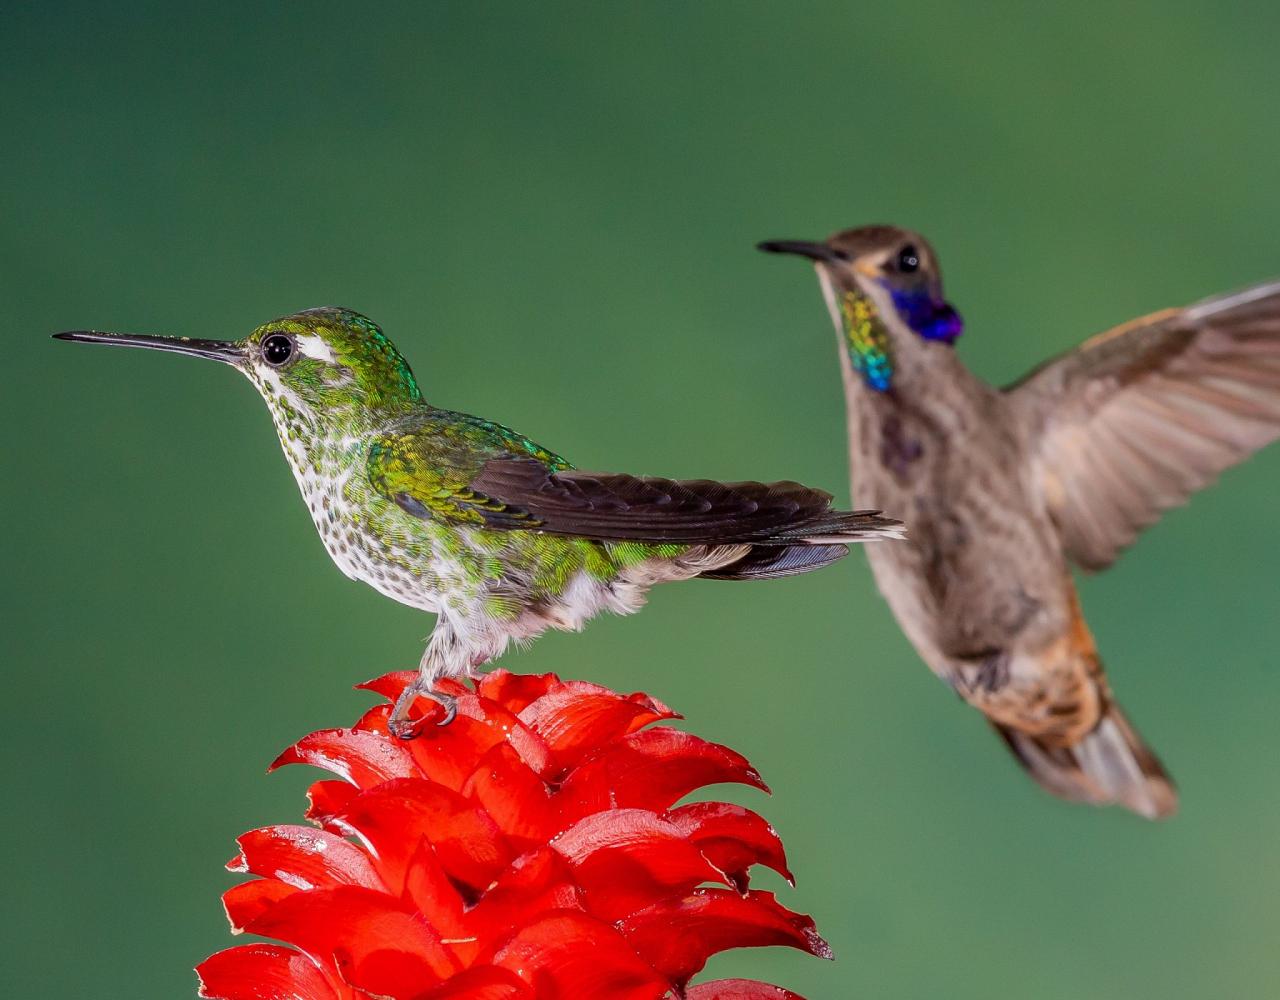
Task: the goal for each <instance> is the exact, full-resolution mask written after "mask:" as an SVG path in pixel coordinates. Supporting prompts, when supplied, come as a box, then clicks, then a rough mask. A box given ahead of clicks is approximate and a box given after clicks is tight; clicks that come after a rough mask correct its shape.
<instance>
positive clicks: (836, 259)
mask: <svg viewBox="0 0 1280 1000" xmlns="http://www.w3.org/2000/svg"><path fill="white" fill-rule="evenodd" d="M756 249H757V250H763V251H764V252H765V253H793V254H797V255H798V256H800V257H808V258H809V259H810V260H820V261H822V262H823V263H824V264H844V263H848V260H849V258H848V257H846V256H845V255H844V254H843V253H842V252H841V251H839V250H836V249H833V248H832V247H829V246H827V244H825V243H811V242H809V241H808V240H765V241H764V242H763V243H757V244H756Z"/></svg>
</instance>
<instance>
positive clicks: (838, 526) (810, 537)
mask: <svg viewBox="0 0 1280 1000" xmlns="http://www.w3.org/2000/svg"><path fill="white" fill-rule="evenodd" d="M906 530H907V529H906V526H905V525H904V524H903V523H902V522H901V521H897V520H894V519H893V518H892V517H882V516H881V514H880V511H878V510H830V511H824V512H823V513H822V514H820V515H818V516H817V517H812V518H807V519H806V520H803V521H797V522H796V523H794V524H790V525H787V526H786V527H784V528H781V529H778V530H777V531H773V532H771V533H770V534H769V535H768V536H767V537H764V538H760V539H757V540H756V544H757V545H789V544H791V543H794V542H801V543H803V544H805V545H849V544H852V543H854V542H871V541H877V540H879V539H883V538H905V537H906Z"/></svg>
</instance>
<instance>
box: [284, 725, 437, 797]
mask: <svg viewBox="0 0 1280 1000" xmlns="http://www.w3.org/2000/svg"><path fill="white" fill-rule="evenodd" d="M285 764H312V765H314V766H316V767H322V768H324V769H325V770H326V771H331V772H332V773H334V774H336V775H338V776H339V777H341V778H346V779H347V780H348V781H349V782H351V783H352V784H353V785H355V786H356V787H358V788H371V787H373V786H374V785H378V784H381V783H382V782H384V781H390V780H391V779H392V778H408V777H412V776H413V775H414V774H415V773H416V770H417V769H416V768H415V767H414V766H413V757H412V756H410V754H409V751H408V750H407V749H406V748H405V746H404V745H403V744H402V743H400V742H398V741H396V740H393V739H392V738H391V737H390V736H388V735H387V734H385V733H370V732H364V731H361V730H356V729H322V730H320V731H319V732H317V733H311V734H310V735H308V736H304V737H302V739H300V740H298V742H297V743H295V744H294V745H293V746H291V747H289V749H287V750H286V751H285V752H284V753H282V754H281V755H280V756H279V757H277V758H276V759H275V762H274V763H273V764H272V765H271V770H273V771H274V770H275V769H276V768H277V767H281V766H283V765H285Z"/></svg>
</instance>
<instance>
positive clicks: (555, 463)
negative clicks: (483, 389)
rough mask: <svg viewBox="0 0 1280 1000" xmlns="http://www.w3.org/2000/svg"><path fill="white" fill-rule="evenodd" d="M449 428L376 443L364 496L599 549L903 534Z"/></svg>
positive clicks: (788, 496) (870, 517)
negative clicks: (609, 469) (589, 467)
mask: <svg viewBox="0 0 1280 1000" xmlns="http://www.w3.org/2000/svg"><path fill="white" fill-rule="evenodd" d="M459 418H460V415H454V414H449V415H447V419H444V418H442V417H440V416H433V417H432V418H431V419H429V420H424V421H419V422H418V423H417V424H415V426H413V427H412V428H411V429H407V430H405V431H402V432H398V433H396V432H393V433H389V434H386V435H384V436H382V437H381V438H379V439H378V441H376V442H375V443H374V445H373V446H372V447H371V449H370V453H369V458H368V477H369V482H370V484H371V485H372V486H373V488H374V489H375V490H377V491H378V492H379V493H381V494H382V495H383V496H385V497H387V498H388V499H389V500H391V501H393V502H394V503H396V504H398V505H399V506H400V507H401V508H402V509H403V510H405V511H407V512H408V513H410V514H412V515H413V516H415V517H421V518H429V519H432V520H437V521H441V522H444V523H448V524H454V525H474V526H482V527H487V528H493V529H498V530H511V531H518V530H525V531H542V532H546V533H548V534H556V535H569V536H575V537H580V538H591V539H596V540H599V541H634V542H676V543H688V544H722V543H735V542H766V543H770V544H784V545H785V544H788V543H790V542H800V541H808V542H818V543H820V542H822V541H823V540H827V539H829V540H830V541H831V542H833V543H841V542H854V541H859V540H861V539H863V538H872V537H882V536H896V535H898V534H900V533H901V525H899V524H898V522H896V521H891V520H889V519H887V518H880V517H876V516H874V514H873V513H868V512H854V513H851V512H847V511H836V510H832V509H831V495H830V494H828V493H824V492H822V491H821V490H814V489H810V488H808V487H806V486H801V485H800V484H798V483H791V482H782V483H717V482H711V481H709V480H703V479H699V480H673V479H657V478H644V477H640V476H628V475H623V474H612V473H611V474H599V473H590V472H577V471H574V470H571V469H570V468H569V467H568V465H567V463H565V462H564V461H563V459H559V458H557V457H556V456H554V455H552V454H551V453H550V452H547V451H545V450H543V449H540V448H538V447H537V446H536V445H532V444H531V443H529V442H527V441H525V439H523V438H520V437H518V436H517V435H514V434H513V433H512V432H509V431H506V430H505V428H496V429H495V428H494V426H493V425H483V427H484V430H485V432H486V433H485V434H483V435H479V434H476V433H475V432H474V427H475V426H476V425H479V424H480V422H478V421H476V422H474V424H468V425H466V426H463V427H459V425H458V424H457V420H458V419H459ZM465 419H466V420H469V421H474V418H465ZM442 421H443V422H442ZM462 431H465V433H461V432H462ZM494 434H499V435H500V436H499V437H496V438H495V437H494V436H493V435H494Z"/></svg>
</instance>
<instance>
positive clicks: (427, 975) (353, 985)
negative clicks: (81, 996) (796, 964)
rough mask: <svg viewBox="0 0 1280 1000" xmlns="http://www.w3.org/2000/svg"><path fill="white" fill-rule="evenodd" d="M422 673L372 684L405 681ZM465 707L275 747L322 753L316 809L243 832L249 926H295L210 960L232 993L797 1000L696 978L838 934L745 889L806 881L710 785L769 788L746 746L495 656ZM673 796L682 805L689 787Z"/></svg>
mask: <svg viewBox="0 0 1280 1000" xmlns="http://www.w3.org/2000/svg"><path fill="white" fill-rule="evenodd" d="M411 676H412V675H411V674H408V673H402V674H388V675H387V676H385V677H382V678H379V679H378V680H376V681H372V682H370V683H369V684H367V685H363V686H364V687H366V688H368V689H369V690H372V691H376V692H377V693H379V694H381V695H384V696H385V697H387V698H388V699H389V700H391V701H394V700H395V698H396V696H397V695H398V694H399V693H400V691H401V690H402V689H403V687H404V685H405V684H406V683H407V682H408V680H409V679H410V678H411ZM456 693H457V694H458V695H459V701H458V716H457V718H456V719H455V720H454V721H453V723H452V724H450V725H448V726H445V727H441V728H433V727H431V726H430V724H429V723H428V725H427V726H425V727H424V730H423V733H422V735H421V736H419V737H418V738H417V739H415V740H412V741H409V742H401V741H398V740H395V739H392V738H391V737H390V736H389V735H388V734H387V731H386V718H387V714H388V711H389V708H390V706H389V705H378V706H377V707H375V708H372V709H370V710H369V711H368V712H366V713H365V715H364V717H363V718H361V719H360V721H359V722H357V723H356V725H355V727H354V728H352V729H330V730H323V731H321V732H316V733H312V734H311V735H310V736H306V737H303V738H302V739H301V740H299V741H298V742H297V743H295V744H294V745H293V746H292V747H290V748H289V749H288V750H286V751H285V752H284V753H283V754H281V756H280V758H279V759H278V760H277V761H276V762H275V765H273V766H279V765H281V764H292V763H306V764H314V765H317V766H319V767H323V768H326V769H327V770H329V771H331V772H333V773H335V774H337V775H339V776H340V777H341V778H343V779H345V780H343V781H333V780H323V781H317V782H316V783H315V784H313V785H312V786H311V789H310V791H309V793H308V797H309V799H310V807H309V808H308V810H307V814H306V815H307V819H309V820H311V821H312V823H314V824H315V826H313V827H308V826H271V827H264V828H262V829H260V830H253V831H251V832H250V833H246V834H245V835H244V836H243V837H241V838H240V840H239V844H240V853H239V854H238V855H237V856H236V857H235V858H234V859H233V860H232V861H231V862H229V863H228V865H227V867H228V868H229V869H230V870H231V871H236V872H246V873H248V874H251V875H256V876H258V877H257V878H256V879H254V880H253V881H250V882H245V883H243V884H241V885H237V886H235V887H234V888H232V889H230V890H228V891H227V893H226V894H225V895H224V896H223V903H224V905H225V907H226V911H227V916H228V918H229V919H230V921H231V928H232V931H233V932H234V933H241V932H246V931H247V932H249V933H251V934H257V935H261V936H263V937H267V938H274V939H276V940H277V941H283V942H285V944H286V945H288V946H289V947H283V946H281V945H274V944H250V945H243V946H241V947H238V948H230V949H228V950H227V951H223V952H219V953H218V954H216V955H214V956H212V957H211V958H209V959H207V960H206V961H204V962H203V963H202V964H201V965H200V966H199V968H198V969H197V972H198V974H199V976H200V995H201V996H202V997H219V998H224V1000H286V998H288V1000H364V998H379V1000H381V998H391V1000H446V998H448V1000H560V998H566V1000H568V998H573V1000H590V998H607V1000H659V998H663V997H686V998H688V1000H764V998H769V1000H787V998H793V1000H799V998H797V997H796V996H795V994H793V993H788V992H787V991H786V990H782V989H779V988H778V987H775V986H768V985H766V984H764V983H755V982H747V981H745V980H721V981H719V982H714V983H704V984H702V985H697V986H690V985H688V984H689V981H690V980H691V979H692V978H693V977H694V976H695V975H697V974H698V972H700V971H701V969H702V967H703V966H704V965H705V964H706V961H707V959H708V958H709V957H710V956H711V955H713V954H715V953H716V952H719V951H724V950H725V949H728V948H738V947H752V946H757V945H773V944H785V945H791V946H792V947H795V948H799V949H801V950H803V951H807V952H809V953H810V954H813V955H818V956H820V957H823V958H830V957H831V952H830V949H829V948H828V947H827V944H826V942H825V941H823V940H822V938H821V937H819V936H818V934H817V932H816V931H815V930H814V927H813V921H812V920H810V919H809V918H808V917H804V916H800V915H799V914H796V913H792V912H791V911H790V910H788V909H786V908H785V907H783V906H782V905H780V904H779V903H778V902H777V901H776V900H775V899H774V897H773V895H772V894H771V893H768V892H759V891H755V890H750V889H748V888H747V881H748V870H749V869H750V868H751V867H752V866H754V865H757V864H761V865H764V866H766V867H768V868H772V869H773V870H774V871H777V872H779V873H781V874H782V875H783V876H785V877H786V878H787V879H788V880H790V873H789V872H788V871H787V867H786V859H785V856H784V854H783V850H782V844H781V842H780V841H779V840H778V837H777V834H776V833H774V831H773V828H772V827H770V826H769V825H768V824H767V823H766V822H765V821H764V820H763V819H761V818H760V817H759V816H758V815H756V814H755V813H753V812H751V811H750V810H749V809H744V808H742V807H740V806H735V805H729V804H728V803H724V802H699V803H692V804H689V805H683V806H674V804H675V803H676V801H677V800H679V799H681V798H683V797H684V796H685V795H687V794H688V793H689V792H691V791H693V790H695V789H697V788H701V787H702V786H704V785H709V784H715V783H718V782H738V783H741V784H747V785H753V786H755V787H756V788H760V789H764V790H766V791H767V789H766V787H765V785H764V782H763V781H761V780H760V776H759V775H758V774H756V772H755V771H754V770H753V769H752V768H751V766H750V765H749V764H748V763H747V762H746V760H745V759H743V758H742V757H741V756H739V755H738V754H736V753H734V752H733V751H732V750H729V749H727V748H726V747H723V746H719V745H717V744H714V743H708V742H706V741H705V740H701V739H699V738H698V737H696V736H693V735H690V734H689V733H685V732H681V731H680V730H676V729H672V728H670V727H666V726H656V727H652V728H645V727H648V726H649V725H650V724H651V723H654V722H660V721H663V720H667V719H673V718H677V716H676V715H675V713H674V712H672V711H671V710H670V709H669V708H667V707H666V706H665V705H663V704H661V703H659V702H657V701H654V700H653V699H651V698H648V697H646V696H644V695H641V694H633V695H629V696H625V697H624V696H622V695H619V694H616V693H614V692H612V691H609V690H606V689H605V688H602V687H598V686H596V685H594V684H587V683H584V682H581V681H567V682H565V681H561V680H560V679H559V678H557V677H555V676H554V675H551V674H547V675H543V676H537V677H531V676H520V675H516V674H510V673H507V672H506V671H502V670H498V671H495V672H493V673H491V674H489V675H488V676H486V677H485V678H484V679H483V680H481V681H480V682H479V683H478V685H477V689H476V690H475V691H474V692H472V691H471V690H470V689H468V688H466V687H464V686H463V685H460V684H459V685H457V687H456ZM673 806H674V808H673Z"/></svg>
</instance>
